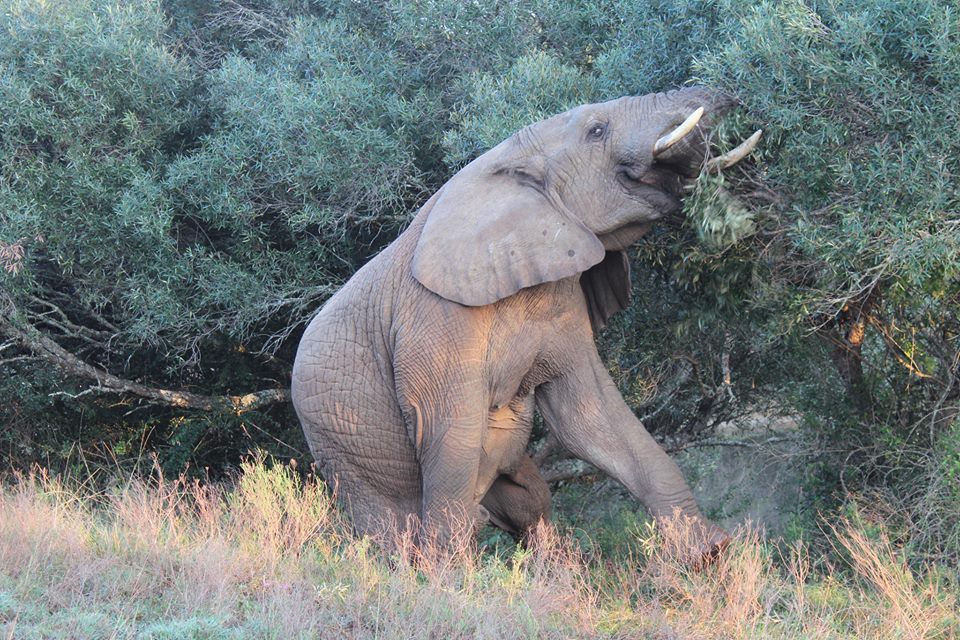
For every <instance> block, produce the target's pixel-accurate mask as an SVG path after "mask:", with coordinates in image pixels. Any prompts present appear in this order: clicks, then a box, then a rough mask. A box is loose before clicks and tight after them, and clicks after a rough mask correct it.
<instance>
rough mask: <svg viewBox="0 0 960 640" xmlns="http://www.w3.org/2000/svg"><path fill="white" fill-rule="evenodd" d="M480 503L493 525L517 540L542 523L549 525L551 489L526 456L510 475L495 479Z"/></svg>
mask: <svg viewBox="0 0 960 640" xmlns="http://www.w3.org/2000/svg"><path fill="white" fill-rule="evenodd" d="M480 504H481V505H482V506H483V507H485V508H486V509H487V511H489V512H490V521H491V522H492V523H493V524H494V525H496V526H497V527H500V528H501V529H503V530H504V531H506V532H508V533H510V534H511V535H513V536H514V537H515V538H518V539H524V538H525V537H526V535H527V533H528V532H529V531H530V530H531V529H532V528H533V527H535V526H537V524H538V523H540V522H541V521H543V522H549V521H550V513H551V511H552V508H551V504H550V487H548V486H547V483H546V481H544V479H543V476H541V475H540V470H539V469H537V465H536V464H534V462H533V460H531V459H530V456H528V455H524V456H523V458H522V459H521V460H520V463H519V464H518V466H517V469H516V470H514V471H513V472H512V473H509V474H503V475H500V476H498V477H497V479H496V480H494V482H493V484H492V485H491V486H490V490H489V491H487V494H486V495H485V496H484V497H483V500H481V501H480Z"/></svg>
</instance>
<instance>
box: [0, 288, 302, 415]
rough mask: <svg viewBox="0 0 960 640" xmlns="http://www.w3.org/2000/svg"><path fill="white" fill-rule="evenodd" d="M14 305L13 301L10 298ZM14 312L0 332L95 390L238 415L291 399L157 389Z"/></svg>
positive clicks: (275, 393)
mask: <svg viewBox="0 0 960 640" xmlns="http://www.w3.org/2000/svg"><path fill="white" fill-rule="evenodd" d="M7 303H8V306H9V307H11V308H12V301H10V300H9V299H8V300H7ZM12 315H13V314H11V313H7V312H0V332H3V333H5V334H6V335H7V336H9V337H10V338H12V339H13V340H14V341H15V342H16V343H17V344H18V345H19V346H20V347H22V348H23V349H26V350H28V351H30V352H31V353H33V354H34V355H36V356H39V357H40V358H42V359H44V360H46V361H48V362H50V363H52V364H54V365H56V366H57V367H58V368H59V369H61V370H62V371H64V372H65V373H67V374H69V375H71V376H75V377H77V378H84V379H87V380H94V381H96V385H95V386H94V387H91V389H90V390H89V391H90V392H91V393H93V392H100V393H129V394H132V395H135V396H138V397H140V398H143V399H145V400H147V401H148V402H151V403H154V404H161V405H170V406H174V407H181V408H184V409H199V410H201V411H231V412H233V413H236V414H237V415H239V414H241V413H245V412H247V411H251V410H253V409H256V408H259V407H262V406H264V405H269V404H276V403H280V402H288V401H289V400H290V392H289V391H288V390H286V389H265V390H263V391H256V392H253V393H247V394H244V395H239V396H229V395H227V396H205V395H199V394H195V393H190V392H189V391H177V390H172V389H157V388H154V387H148V386H146V385H142V384H140V383H139V382H134V381H132V380H124V379H123V378H120V377H118V376H115V375H113V374H112V373H110V372H108V371H105V370H104V369H101V368H100V367H96V366H93V365H91V364H88V363H87V362H84V361H83V360H81V359H80V358H79V357H77V356H76V355H74V354H73V353H70V352H69V351H67V350H66V349H64V348H63V347H61V346H60V345H59V344H57V343H56V342H55V341H53V340H52V339H50V338H48V337H47V336H45V335H43V333H41V332H40V331H39V330H37V329H36V328H35V327H33V326H32V325H30V324H29V323H22V324H21V323H17V322H16V321H15V320H13V318H12Z"/></svg>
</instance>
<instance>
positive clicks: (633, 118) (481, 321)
mask: <svg viewBox="0 0 960 640" xmlns="http://www.w3.org/2000/svg"><path fill="white" fill-rule="evenodd" d="M731 106H732V102H731V100H729V99H728V98H725V97H722V96H719V95H717V94H714V93H712V92H710V91H708V90H705V89H702V88H689V89H683V90H679V91H674V92H670V93H666V94H656V95H647V96H643V97H626V98H620V99H618V100H613V101H610V102H605V103H602V104H591V105H585V106H581V107H577V108H575V109H572V110H571V111H568V112H566V113H563V114H560V115H558V116H554V117H552V118H550V119H548V120H544V121H542V122H538V123H536V124H533V125H531V126H529V127H527V128H525V129H523V130H521V131H519V132H518V133H516V134H515V135H513V136H512V137H510V138H509V139H507V140H505V141H504V142H502V143H501V144H499V145H497V146H496V147H495V148H493V149H492V150H490V151H488V152H487V153H485V154H484V155H482V156H480V157H479V158H477V159H476V160H474V161H473V162H472V163H470V164H469V165H467V166H466V167H464V168H463V169H462V170H461V171H460V172H459V173H457V174H456V175H455V176H454V177H453V178H451V179H450V181H449V182H447V183H446V184H445V185H444V186H443V187H442V188H441V189H440V190H439V191H438V192H437V193H436V194H434V195H433V197H431V198H430V200H429V201H427V203H426V204H425V205H424V206H423V208H422V209H421V210H420V212H419V213H418V214H417V216H416V217H415V218H414V220H413V222H412V223H411V224H410V226H409V228H408V229H407V230H406V231H404V232H403V233H402V234H401V235H400V237H398V238H397V239H396V240H395V241H394V242H393V243H392V244H391V245H390V246H388V247H387V248H386V249H384V250H383V251H382V252H381V253H380V254H379V255H377V256H376V257H375V258H374V259H373V260H371V261H370V262H369V263H368V264H366V265H365V266H364V267H363V268H362V269H360V270H359V271H358V272H357V273H356V275H354V276H353V277H352V278H351V279H350V281H349V282H347V284H346V285H344V287H343V288H342V289H341V290H340V291H339V292H338V293H337V294H336V295H334V296H333V297H332V298H331V299H330V300H329V301H328V302H327V303H326V304H325V305H324V307H323V308H322V309H321V310H320V312H319V313H318V314H317V316H316V317H315V318H314V319H313V321H312V322H311V323H310V325H309V327H308V328H307V329H306V332H305V333H304V336H303V339H302V341H301V342H300V346H299V350H298V352H297V357H296V362H295V364H294V369H293V389H292V391H293V402H294V406H295V407H296V410H297V414H298V415H299V418H300V421H301V423H302V425H303V429H304V433H305V434H306V438H307V441H308V442H309V444H310V448H311V451H312V453H313V455H314V457H315V458H316V460H317V461H318V463H319V467H320V470H321V472H322V474H323V476H324V478H326V479H327V481H328V482H330V483H331V484H332V485H335V487H336V492H337V495H338V496H339V498H340V500H341V502H342V504H343V505H344V506H345V508H346V509H347V511H348V512H349V515H350V516H351V519H352V522H353V524H354V526H355V527H356V529H357V530H358V531H359V532H360V533H370V534H377V533H379V532H382V531H383V530H384V528H385V527H390V526H394V525H396V524H399V525H400V526H405V523H408V522H418V523H419V525H418V526H419V527H421V529H420V531H419V535H421V536H437V537H438V538H439V539H440V540H441V541H444V540H446V539H447V538H448V536H449V535H450V534H451V532H452V531H453V529H454V523H455V522H461V523H465V524H467V525H472V524H476V523H482V522H486V521H488V520H489V521H492V522H493V523H494V524H496V525H497V526H499V527H501V528H503V529H505V530H507V531H510V532H512V533H514V534H522V533H523V532H525V531H526V530H528V529H529V528H530V527H531V526H533V525H534V524H536V523H537V522H538V521H539V520H540V519H541V518H549V515H550V491H549V488H548V487H547V485H546V483H545V482H544V480H543V478H542V477H541V475H540V473H539V471H538V469H537V467H536V465H535V464H534V463H533V461H532V460H531V459H530V457H529V456H528V455H527V454H526V452H525V450H526V446H527V443H528V440H529V438H530V431H531V425H532V421H533V414H534V408H535V407H536V408H538V409H539V410H540V412H541V414H542V416H543V418H544V420H545V422H546V424H547V426H548V428H549V429H550V430H551V431H552V432H553V433H554V434H556V436H557V438H558V439H559V441H560V442H561V443H562V444H563V446H564V447H566V448H567V449H568V450H569V451H570V452H572V453H573V454H574V455H576V456H577V457H579V458H582V459H583V460H586V461H588V462H590V463H592V464H594V465H596V466H597V467H599V468H600V469H602V470H603V471H604V472H606V473H607V474H609V475H610V476H612V477H614V478H615V479H617V480H618V481H619V482H621V483H622V484H623V485H624V486H625V487H626V488H627V489H628V490H629V491H630V493H631V494H632V495H633V496H635V497H636V498H637V499H638V500H640V501H641V502H642V503H643V504H644V505H645V506H646V508H647V509H648V511H649V512H650V513H651V514H652V515H653V516H654V517H663V516H666V515H669V514H672V513H673V512H674V511H675V510H679V511H680V512H681V513H683V514H686V515H688V516H690V517H692V518H693V519H695V521H696V522H697V523H699V530H700V532H699V536H698V539H697V542H696V545H697V548H696V549H694V550H692V551H700V552H703V553H709V552H711V551H713V550H714V549H715V548H717V547H718V545H722V544H724V543H725V542H726V540H728V539H729V537H728V535H727V534H726V532H724V531H723V530H722V529H720V528H719V527H716V526H715V525H713V524H711V523H710V522H708V521H707V520H706V519H705V518H703V517H702V516H701V515H700V511H699V510H698V508H697V505H696V503H695V502H694V498H693V496H692V494H691V492H690V489H689V488H688V486H687V484H686V483H685V482H684V479H683V477H682V476H681V474H680V471H679V469H678V468H677V465H676V464H675V463H674V462H673V461H672V460H671V459H670V458H669V457H668V456H667V454H666V453H665V452H664V450H663V449H662V448H661V447H660V446H659V445H658V444H657V442H656V441H655V440H654V439H653V438H652V437H651V436H650V435H649V434H648V433H647V431H646V430H645V429H644V426H643V424H642V423H641V422H640V421H639V420H638V419H637V418H636V417H635V416H634V414H633V413H632V412H631V410H630V408H629V407H628V406H627V405H626V403H625V402H624V400H623V398H622V397H621V396H620V393H619V392H618V390H617V388H616V386H615V385H614V383H613V381H612V380H611V379H610V377H609V375H608V374H607V371H606V369H605V367H604V365H603V362H601V360H600V357H599V355H598V354H597V349H596V345H595V343H594V331H596V330H597V329H598V328H599V327H602V326H603V325H604V323H605V322H606V321H607V320H608V318H609V317H610V316H611V315H612V314H614V313H616V312H617V311H619V310H621V309H623V308H624V307H625V306H626V305H627V303H628V299H629V293H630V277H629V265H628V261H627V256H626V253H625V249H627V248H628V247H629V246H630V245H631V244H632V243H634V242H636V241H637V240H638V239H639V238H640V237H641V236H643V235H644V234H645V233H647V231H648V230H649V229H650V228H651V225H653V224H654V223H655V222H656V221H657V220H658V219H660V218H661V217H663V216H665V215H667V214H669V213H671V212H674V211H676V210H677V209H678V207H679V206H680V200H679V198H680V196H681V195H682V192H683V187H684V185H685V184H688V183H689V181H690V180H691V179H692V178H694V177H695V176H696V175H697V174H698V173H699V172H700V170H701V168H702V167H703V163H704V159H705V156H706V154H707V144H706V138H705V134H706V131H707V129H708V127H709V125H710V123H713V122H715V121H716V118H717V116H718V115H719V114H720V113H722V112H724V111H725V110H727V109H729V108H730V107H731ZM701 116H702V118H701ZM758 133H759V132H758ZM751 141H752V142H753V143H755V142H756V136H754V137H752V138H751V140H750V141H748V142H746V143H744V145H741V147H738V149H736V150H734V151H733V152H731V154H732V155H731V154H727V156H724V157H722V158H718V159H716V160H715V161H718V162H720V163H721V164H724V165H726V164H730V163H732V162H733V161H735V160H736V159H737V156H738V155H739V156H741V157H742V155H744V154H745V152H747V151H749V148H752V145H751ZM411 516H414V517H413V518H411Z"/></svg>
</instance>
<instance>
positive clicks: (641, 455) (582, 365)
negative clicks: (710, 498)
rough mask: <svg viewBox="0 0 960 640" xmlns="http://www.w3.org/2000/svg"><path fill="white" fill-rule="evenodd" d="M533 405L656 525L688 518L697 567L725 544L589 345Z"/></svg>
mask: <svg viewBox="0 0 960 640" xmlns="http://www.w3.org/2000/svg"><path fill="white" fill-rule="evenodd" d="M537 405H538V407H539V408H540V411H541V413H542V414H543V417H544V420H546V422H547V424H548V425H549V427H550V428H551V430H553V431H554V432H555V433H556V435H557V437H558V439H559V440H560V442H561V443H562V444H563V445H564V447H566V448H567V449H568V450H569V451H570V452H571V453H572V454H574V455H575V456H577V457H578V458H581V459H583V460H586V461H587V462H590V463H591V464H593V465H595V466H597V467H599V468H600V469H602V470H603V471H604V472H606V473H607V474H608V475H610V476H612V477H613V478H615V479H616V480H618V481H619V482H620V483H621V484H623V485H624V486H625V487H626V488H627V490H628V491H630V493H631V494H632V495H633V496H634V497H635V498H637V499H638V500H639V501H640V502H641V503H643V505H644V506H645V507H646V508H647V510H648V511H649V512H650V514H651V515H652V516H653V517H654V518H655V519H663V518H669V517H673V515H674V514H675V513H677V512H679V513H680V514H681V515H683V516H686V517H688V518H690V519H691V520H692V526H693V531H692V532H691V534H692V540H693V543H692V544H693V547H694V548H693V549H690V550H689V553H692V554H694V555H695V556H696V557H697V560H698V561H699V559H701V558H703V557H709V556H711V555H713V554H715V553H717V552H718V551H719V550H720V549H722V548H723V547H724V546H725V545H726V544H727V543H728V542H729V540H730V536H729V534H727V532H725V531H724V530H723V529H721V528H720V527H718V526H716V525H715V524H713V523H711V522H709V521H708V520H707V519H706V518H704V517H703V516H702V515H701V513H700V510H699V508H698V507H697V504H696V501H695V500H694V497H693V493H692V492H691V491H690V488H689V487H688V486H687V483H686V481H685V480H684V478H683V475H682V474H681V473H680V469H679V467H677V464H676V463H675V462H674V461H673V460H672V459H671V458H670V456H668V455H667V453H666V452H665V451H664V450H663V448H662V447H661V446H660V445H659V444H658V443H657V442H656V441H655V440H654V439H653V437H652V436H651V435H650V434H649V433H648V432H647V430H646V429H645V428H644V426H643V423H641V422H640V421H639V420H638V419H637V418H636V416H634V415H633V412H632V411H631V410H630V408H629V407H628V406H627V404H626V403H625V402H624V400H623V398H622V397H621V395H620V392H619V391H618V390H617V388H616V385H615V384H614V383H613V380H611V379H610V376H609V375H608V374H607V372H606V369H605V367H604V366H603V363H602V361H601V360H600V356H599V355H598V354H597V352H596V348H595V347H594V345H593V344H592V343H590V344H589V346H587V345H584V346H583V348H581V349H579V350H577V351H575V352H574V354H573V360H572V362H570V363H569V366H568V367H566V368H565V369H564V371H563V372H562V373H561V374H560V375H559V376H558V377H556V378H555V379H553V380H551V381H550V382H547V383H545V384H543V385H541V386H540V387H538V389H537Z"/></svg>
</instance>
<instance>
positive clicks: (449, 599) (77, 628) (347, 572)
mask: <svg viewBox="0 0 960 640" xmlns="http://www.w3.org/2000/svg"><path fill="white" fill-rule="evenodd" d="M826 529H827V535H829V536H830V539H831V540H832V543H833V544H834V545H835V547H836V553H835V554H834V555H835V557H834V564H830V563H823V562H820V561H819V559H815V558H812V553H811V552H810V551H809V550H808V549H807V547H806V546H804V545H803V544H802V543H797V544H794V545H793V546H790V547H784V548H779V547H778V546H776V545H775V544H773V543H772V542H770V541H768V540H765V539H764V537H763V535H762V534H761V533H760V532H759V531H758V530H757V529H755V528H753V527H749V526H748V527H744V528H743V529H741V530H740V531H739V532H738V535H737V538H736V540H735V542H734V543H733V544H732V545H731V546H730V548H729V549H728V550H727V552H726V553H725V554H724V555H723V556H722V557H721V558H720V559H719V560H717V561H716V562H714V563H713V564H711V565H709V566H706V567H701V568H699V569H698V568H695V567H691V566H689V565H686V564H683V563H680V562H678V561H676V560H675V559H674V558H673V556H672V555H671V554H669V553H668V550H670V549H674V548H680V547H682V546H683V540H684V538H685V536H688V535H689V531H688V528H687V527H686V525H685V523H684V522H683V520H682V519H678V520H676V521H672V522H666V523H664V524H662V525H661V526H659V527H658V528H653V527H641V528H639V529H638V530H637V531H636V532H635V534H634V537H635V542H636V544H635V545H633V548H634V549H635V550H636V551H635V553H634V555H632V556H631V555H623V556H621V557H602V556H600V555H599V554H598V553H597V552H596V551H595V550H590V551H589V552H584V551H582V549H583V544H582V541H578V540H575V539H574V538H572V537H570V536H568V535H565V534H564V533H562V532H557V531H556V530H554V529H553V528H544V529H542V530H541V531H538V532H537V533H536V535H535V536H534V538H533V541H532V542H531V544H530V545H529V547H528V548H526V549H522V548H518V547H513V546H511V545H501V546H500V547H498V548H496V549H494V550H489V549H488V550H484V551H477V550H475V549H474V548H473V546H472V545H471V544H469V543H468V542H466V541H464V542H462V543H460V544H458V545H455V547H454V548H453V549H437V548H426V549H423V548H419V549H418V548H416V547H415V546H414V545H413V543H412V540H411V538H410V536H409V535H403V534H398V535H397V536H396V539H394V540H391V544H390V545H389V547H390V548H391V549H392V552H390V553H387V552H384V551H382V547H381V546H380V545H378V544H376V543H375V542H374V541H372V540H370V539H357V538H355V537H354V536H352V535H351V534H350V532H349V527H348V526H347V524H346V523H345V522H344V521H343V519H342V518H341V516H340V515H339V513H338V511H337V510H336V509H335V508H334V506H333V504H332V502H331V500H330V498H329V497H328V495H327V493H326V491H325V490H324V487H323V485H322V484H321V483H319V482H314V481H307V482H303V481H301V479H300V478H299V476H297V475H296V474H295V473H294V472H292V471H291V470H290V469H289V468H288V467H285V466H283V465H271V464H268V463H266V462H264V461H251V462H248V463H247V464H245V465H244V466H243V468H242V470H241V474H240V475H239V477H238V478H237V481H236V482H235V483H233V484H232V486H231V487H230V488H224V487H220V486H208V485H202V484H199V483H196V482H192V481H186V480H177V481H169V480H159V479H155V480H153V481H151V482H140V481H131V482H129V483H127V484H126V485H124V486H121V487H119V488H117V489H115V490H113V491H109V492H99V493H95V494H91V492H89V491H85V490H83V489H78V488H75V487H73V486H71V485H70V484H69V483H64V482H61V481H59V480H57V479H54V478H50V477H48V476H46V475H45V474H43V473H39V472H38V473H35V474H33V475H31V476H28V477H22V478H20V479H18V480H17V481H16V482H14V483H12V484H10V485H9V486H7V487H6V488H4V489H3V490H2V492H0V638H7V637H9V638H100V637H103V638H128V637H129V638H133V637H136V638H157V639H159V638H213V639H218V638H296V637H303V638H316V637H320V638H364V637H370V638H373V637H379V638H571V637H574V638H576V637H588V638H589V637H617V638H620V637H624V638H633V637H652V638H950V637H955V636H956V635H957V634H958V633H960V620H958V616H957V613H956V610H957V594H956V583H955V582H953V583H952V584H950V583H948V582H947V581H944V580H941V579H938V578H937V576H938V573H937V572H936V571H928V572H924V575H922V576H921V575H918V574H917V573H915V572H913V571H911V570H910V569H909V568H908V567H907V565H906V564H905V563H904V561H903V560H902V559H901V558H900V557H899V556H898V552H897V550H896V548H895V547H894V545H893V544H892V543H891V542H890V540H889V539H888V538H887V537H886V535H885V534H884V533H883V532H882V530H881V531H880V533H877V532H876V527H875V526H873V527H871V530H870V531H869V532H868V531H867V530H865V529H864V528H863V527H861V526H859V525H855V524H851V523H850V522H841V523H839V524H836V525H835V526H834V527H832V528H826ZM822 565H826V566H828V567H830V569H831V570H830V571H824V570H823V569H822V568H820V567H821V566H822ZM814 567H817V568H814Z"/></svg>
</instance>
